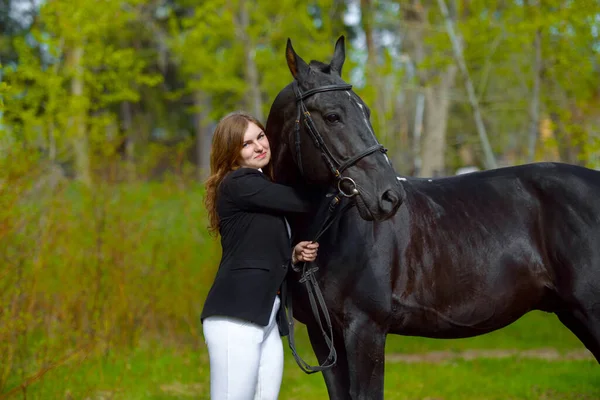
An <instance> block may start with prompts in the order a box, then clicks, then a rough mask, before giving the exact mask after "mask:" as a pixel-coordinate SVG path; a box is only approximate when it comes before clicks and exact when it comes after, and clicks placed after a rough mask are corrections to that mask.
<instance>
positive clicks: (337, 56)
mask: <svg viewBox="0 0 600 400" xmlns="http://www.w3.org/2000/svg"><path fill="white" fill-rule="evenodd" d="M345 60H346V45H345V39H344V35H342V36H340V38H339V39H338V40H337V42H335V51H334V52H333V60H331V64H330V66H331V69H332V70H334V71H335V72H337V73H338V74H339V75H340V76H342V67H343V66H344V61H345Z"/></svg>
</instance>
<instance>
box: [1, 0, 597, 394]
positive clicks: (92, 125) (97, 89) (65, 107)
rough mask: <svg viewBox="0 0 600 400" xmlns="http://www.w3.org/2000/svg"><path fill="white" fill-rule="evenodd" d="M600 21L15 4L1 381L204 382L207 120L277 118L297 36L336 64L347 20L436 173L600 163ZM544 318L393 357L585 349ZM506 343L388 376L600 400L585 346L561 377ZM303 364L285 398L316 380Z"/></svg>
mask: <svg viewBox="0 0 600 400" xmlns="http://www.w3.org/2000/svg"><path fill="white" fill-rule="evenodd" d="M599 29H600V2H598V1H593V0H578V1H574V0H564V1H559V0H547V1H536V0H512V1H511V0H498V1H485V0H406V1H400V0H279V1H272V0H254V1H250V0H201V1H192V0H129V1H126V0H48V1H42V0H0V398H4V397H9V396H19V397H22V398H27V397H29V398H42V399H46V398H126V399H130V398H156V399H158V398H167V397H168V398H172V397H186V396H188V397H198V396H199V397H202V396H206V394H205V393H206V387H207V384H208V383H207V382H208V381H207V364H206V351H205V348H204V344H203V339H202V335H201V325H200V323H199V320H198V318H199V315H200V310H201V308H202V301H203V299H204V296H205V295H206V291H207V290H208V287H209V285H210V282H211V281H212V278H213V277H214V273H215V270H216V267H217V264H218V260H219V255H220V253H219V252H220V249H219V243H218V241H217V240H215V239H214V238H211V237H209V235H208V234H207V231H206V216H205V213H204V210H203V206H202V198H203V187H202V182H203V180H204V179H205V178H206V176H207V171H208V157H209V151H210V141H211V135H212V132H213V130H214V126H215V124H216V122H217V121H218V120H219V118H221V117H222V116H223V115H225V114H227V113H228V112H230V111H233V110H237V109H243V110H246V111H248V112H250V113H251V114H254V115H255V116H257V117H258V118H259V119H261V120H263V121H266V117H267V115H268V112H269V108H270V105H271V102H272V101H273V99H274V98H275V96H276V94H277V93H278V92H279V91H280V90H281V89H282V88H283V87H284V86H285V85H287V84H288V83H289V82H290V81H291V75H290V72H289V70H288V67H287V65H286V62H285V56H284V50H285V44H286V40H287V38H290V39H291V40H292V42H293V45H294V48H295V49H296V51H297V52H298V53H299V54H300V55H301V56H302V57H304V58H305V59H306V60H307V61H308V60H310V59H316V60H320V61H325V62H328V61H329V60H330V59H331V56H332V54H333V45H334V43H335V40H336V39H337V38H338V37H339V36H340V35H345V36H346V39H347V40H346V44H347V48H346V53H347V58H346V64H345V66H344V73H343V77H344V79H345V80H346V81H347V82H349V83H351V84H353V85H354V90H355V91H356V93H357V94H359V95H360V96H361V97H362V98H363V100H364V101H365V102H366V103H367V104H368V105H369V106H370V108H371V110H372V117H371V122H372V124H373V127H374V129H375V132H376V134H377V136H378V138H379V140H380V141H381V142H382V143H383V144H384V145H385V146H386V147H387V148H388V149H389V153H388V154H389V156H390V158H391V159H392V162H393V164H394V166H395V168H396V170H397V171H398V173H399V174H401V175H407V176H426V177H435V176H446V175H453V174H456V173H460V172H463V171H467V170H473V169H488V168H494V167H499V166H506V165H516V164H522V163H526V162H533V161H562V162H568V163H573V164H578V165H583V166H587V167H590V168H600V129H599V128H600V56H599V54H600V38H599V33H600V32H599ZM533 315H534V316H533V317H529V319H527V318H525V319H524V320H523V322H520V323H518V324H516V325H514V326H511V327H509V328H506V329H505V330H501V331H500V332H499V333H498V335H496V334H492V335H486V336H484V337H483V339H479V338H476V339H473V340H472V341H427V340H424V339H414V340H413V338H401V337H393V338H390V339H388V353H389V354H391V355H394V354H396V355H397V354H404V353H423V354H429V352H431V351H433V350H436V351H438V350H439V351H446V350H448V349H453V350H454V351H459V350H461V349H462V350H465V349H470V348H484V349H485V348H489V347H494V348H501V349H505V350H506V351H512V350H513V349H521V350H523V349H525V350H526V349H534V350H536V351H537V350H539V349H540V348H547V347H550V348H551V349H553V350H557V351H559V353H560V354H561V357H564V356H565V354H566V353H564V352H569V351H583V350H582V346H581V344H580V343H579V342H578V341H577V340H576V339H575V338H574V337H573V335H572V334H570V332H568V331H566V330H565V329H564V328H563V327H562V326H561V325H560V324H558V323H557V322H556V320H555V319H553V317H551V316H543V315H536V314H533ZM494 335H496V336H494ZM300 346H301V347H302V346H303V349H304V353H305V354H306V353H310V352H311V350H310V347H309V345H308V343H306V340H305V339H304V341H303V340H302V339H301V340H300ZM452 354H454V353H452ZM507 354H509V357H513V358H510V360H509V361H489V360H487V361H481V363H480V364H477V362H475V364H473V362H471V361H464V360H463V361H456V360H454V361H448V362H450V363H451V365H454V366H455V367H456V368H454V369H448V368H447V366H448V364H443V365H442V367H440V368H441V369H439V370H438V369H430V368H429V367H427V366H425V365H423V366H421V367H412V369H407V367H406V368H405V367H404V366H402V365H404V364H402V363H393V364H390V365H389V367H386V368H387V369H386V393H390V394H389V396H388V397H389V398H399V399H400V398H402V399H404V398H427V397H431V396H434V397H435V396H437V397H435V398H444V399H452V398H457V399H458V398H460V399H466V398H469V397H468V393H467V392H465V391H464V389H463V388H462V387H460V388H459V387H457V386H456V385H457V384H459V383H461V382H463V383H464V382H468V381H473V380H476V379H484V381H481V382H480V384H479V387H480V389H481V391H480V392H474V393H473V394H472V395H473V396H474V397H472V398H499V399H500V398H502V399H503V398H506V393H507V390H508V391H509V393H511V396H513V397H511V398H544V399H548V398H571V397H569V396H584V397H577V398H587V397H585V396H590V397H589V398H600V384H598V382H600V374H599V372H598V371H597V366H594V365H593V362H592V361H590V360H589V357H588V356H584V357H582V358H581V359H577V360H574V359H569V358H568V357H567V359H568V360H569V361H565V360H563V358H560V357H559V359H560V360H562V361H561V364H560V365H561V367H556V365H555V366H554V367H552V368H555V369H556V368H558V369H556V370H557V371H559V372H556V373H554V372H550V371H551V370H552V368H551V367H549V366H548V365H547V364H545V363H546V362H548V361H547V360H546V361H522V362H520V363H518V364H517V365H519V366H522V368H523V370H518V371H513V369H514V368H515V367H514V365H515V364H514V362H513V361H514V357H520V356H519V354H521V353H507ZM553 354H554V353H553ZM582 354H585V352H584V353H582ZM286 357H288V355H286ZM390 359H393V357H390ZM397 359H399V358H397ZM288 362H289V359H288ZM444 362H445V361H444ZM495 362H497V363H499V364H494V363H495ZM406 365H408V364H406ZM151 366H153V367H151ZM148 368H150V369H148ZM295 368H296V367H295V366H294V365H293V364H291V363H288V364H286V376H285V377H284V392H283V395H284V396H285V397H284V398H295V397H294V396H299V397H303V396H304V397H305V396H313V397H315V398H321V396H322V395H323V393H325V392H324V384H323V382H322V380H320V378H319V377H316V379H313V377H311V378H310V379H309V378H308V377H302V376H300V375H299V374H298V373H297V371H296V369H295ZM419 368H420V369H419ZM488 368H489V370H488ZM511 368H513V369H511ZM546 368H547V371H546ZM442 370H443V372H442ZM410 371H417V372H410ZM432 371H437V373H434V372H432ZM452 371H454V372H452ZM457 371H458V372H457ZM506 371H513V372H514V375H515V377H514V378H512V379H513V380H511V382H512V385H508V386H507V385H498V386H494V385H495V383H493V382H495V379H494V377H495V376H496V377H498V378H499V380H502V379H503V373H506ZM528 371H529V372H528ZM495 373H496V375H494V374H495ZM528 373H529V374H530V375H528ZM536 373H537V374H536ZM559 373H560V374H562V375H560V376H561V377H562V378H561V379H562V381H560V380H559V379H558V377H559V375H558V374H559ZM388 374H389V376H388ZM453 374H454V375H453ZM457 374H458V375H457ZM540 374H541V376H542V378H540ZM424 376H427V381H428V382H429V384H427V385H425V384H424V383H423V382H424V381H425V378H424ZM475 376H477V377H479V378H475ZM390 377H396V378H390ZM485 377H487V378H485ZM565 377H566V378H565ZM582 377H583V378H582ZM571 378H573V379H571ZM144 379H146V383H145V384H140V380H141V381H144ZM436 379H438V380H439V388H438V386H436V384H435V382H437V381H436ZM444 379H445V380H444ZM485 379H489V380H485ZM540 379H541V381H540ZM565 379H566V380H565ZM407 381H410V383H408V382H407ZM286 382H287V383H288V385H286ZM290 382H294V384H293V385H290V384H289V383H290ZM307 382H308V383H307ZM388 382H391V383H388ZM419 382H420V383H419ZM560 382H562V383H560ZM471 383H472V382H471ZM390 385H394V386H390ZM395 385H398V386H397V387H398V388H400V389H398V390H397V391H396V390H395V389H394V388H396V386H395ZM453 385H454V386H453ZM448 387H450V388H451V389H448ZM293 388H299V389H298V390H296V389H293ZM452 388H454V389H452ZM511 388H512V389H511ZM513 389H514V392H513V391H511V390H513ZM392 392H393V393H401V394H391V393H392ZM173 393H175V394H173ZM177 393H178V394H177ZM495 393H496V394H495ZM161 396H162V397H161ZM392 396H408V397H392ZM453 396H457V397H453ZM465 396H467V397H465ZM494 396H497V397H494ZM503 396H504V397H503ZM553 396H554V397H553ZM594 396H595V397H594ZM573 398H576V397H573Z"/></svg>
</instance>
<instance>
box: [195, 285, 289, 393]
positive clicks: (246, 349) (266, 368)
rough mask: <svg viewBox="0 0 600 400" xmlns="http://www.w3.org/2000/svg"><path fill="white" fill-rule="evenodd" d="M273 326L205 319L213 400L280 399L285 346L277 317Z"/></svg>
mask: <svg viewBox="0 0 600 400" xmlns="http://www.w3.org/2000/svg"><path fill="white" fill-rule="evenodd" d="M280 303H281V300H280V299H279V296H277V297H276V298H275V302H274V304H273V310H272V311H271V317H270V318H269V325H267V326H260V325H256V324H252V323H250V322H247V321H243V320H240V319H237V318H229V317H221V316H213V317H208V318H205V319H204V321H203V323H202V327H203V331H204V339H205V340H206V345H207V346H208V356H209V359H210V398H211V399H212V400H276V399H277V396H278V395H279V389H280V387H281V379H282V376H283V345H282V342H281V336H279V329H278V328H277V321H276V320H275V317H276V315H277V311H278V310H279V306H280Z"/></svg>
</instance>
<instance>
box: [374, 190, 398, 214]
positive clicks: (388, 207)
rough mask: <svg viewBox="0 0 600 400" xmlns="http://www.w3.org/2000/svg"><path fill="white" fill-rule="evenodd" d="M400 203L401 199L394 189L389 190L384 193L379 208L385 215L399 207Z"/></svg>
mask: <svg viewBox="0 0 600 400" xmlns="http://www.w3.org/2000/svg"><path fill="white" fill-rule="evenodd" d="M399 202H400V198H399V197H398V195H397V194H396V193H395V192H394V191H393V190H392V189H388V190H386V191H385V192H383V195H382V196H381V201H380V202H379V207H380V208H381V211H383V212H384V213H391V212H394V210H395V209H396V208H397V207H398V204H399Z"/></svg>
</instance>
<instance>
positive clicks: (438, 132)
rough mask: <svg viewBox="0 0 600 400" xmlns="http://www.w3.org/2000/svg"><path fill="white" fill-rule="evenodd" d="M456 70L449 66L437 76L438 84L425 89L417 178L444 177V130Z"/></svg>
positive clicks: (446, 124) (446, 123)
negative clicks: (422, 131)
mask: <svg viewBox="0 0 600 400" xmlns="http://www.w3.org/2000/svg"><path fill="white" fill-rule="evenodd" d="M456 72H457V68H456V66H454V65H449V66H448V67H446V70H445V71H444V72H442V73H440V74H439V80H440V82H439V83H438V84H436V85H430V86H428V87H427V88H426V89H425V130H424V135H423V140H422V142H421V170H420V172H419V176H424V177H429V176H444V175H446V157H445V154H446V128H447V126H448V114H449V110H450V90H451V89H452V87H453V86H454V81H455V77H456Z"/></svg>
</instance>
